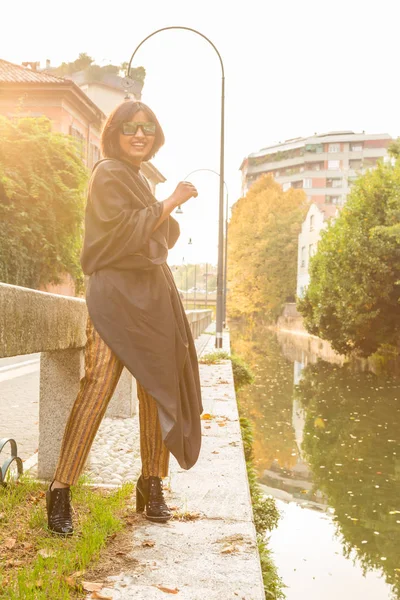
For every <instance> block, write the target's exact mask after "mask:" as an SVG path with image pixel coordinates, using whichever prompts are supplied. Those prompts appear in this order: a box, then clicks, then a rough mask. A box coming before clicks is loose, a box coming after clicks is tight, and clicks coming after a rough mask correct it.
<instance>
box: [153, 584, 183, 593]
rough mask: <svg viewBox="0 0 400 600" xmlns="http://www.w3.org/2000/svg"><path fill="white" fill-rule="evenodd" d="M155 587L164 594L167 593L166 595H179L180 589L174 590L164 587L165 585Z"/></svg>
mask: <svg viewBox="0 0 400 600" xmlns="http://www.w3.org/2000/svg"><path fill="white" fill-rule="evenodd" d="M154 587H156V588H158V589H159V590H161V591H162V592H165V593H166V594H177V593H178V592H179V590H178V588H174V589H173V590H172V589H171V588H167V587H164V586H163V585H155V586H154Z"/></svg>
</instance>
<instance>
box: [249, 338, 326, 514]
mask: <svg viewBox="0 0 400 600" xmlns="http://www.w3.org/2000/svg"><path fill="white" fill-rule="evenodd" d="M298 359H300V360H298ZM316 359H317V357H315V356H310V355H309V354H308V353H306V352H304V350H301V351H300V353H296V359H295V360H294V373H293V376H294V384H295V385H298V384H299V383H300V381H301V378H302V372H303V369H304V368H305V367H306V366H307V364H308V363H309V362H316ZM305 424H306V412H305V409H304V408H303V406H302V405H301V403H300V401H299V400H297V399H296V398H293V404H292V426H293V430H294V434H295V440H296V446H297V451H298V457H297V462H296V464H295V465H294V467H292V468H291V469H287V468H286V469H285V468H284V467H280V465H279V463H278V461H276V460H275V461H274V462H273V463H272V465H271V467H270V469H266V470H265V471H264V472H263V474H262V476H261V480H260V481H261V483H262V484H263V485H264V486H266V487H265V488H264V491H266V492H267V491H268V492H269V493H271V494H272V495H274V496H275V497H278V498H280V499H281V500H286V501H289V502H290V501H296V502H300V503H304V502H306V503H307V504H308V505H309V506H310V507H312V508H316V509H319V510H326V509H327V500H326V498H325V497H324V495H323V493H322V492H320V491H319V490H316V489H314V485H313V481H312V472H311V469H310V467H309V466H308V464H307V463H306V462H305V460H304V459H303V452H302V444H303V438H304V427H305Z"/></svg>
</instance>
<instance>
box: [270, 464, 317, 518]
mask: <svg viewBox="0 0 400 600" xmlns="http://www.w3.org/2000/svg"><path fill="white" fill-rule="evenodd" d="M260 483H261V484H262V485H263V486H264V490H263V491H265V492H267V493H270V494H271V495H272V496H274V497H276V498H280V499H281V500H286V501H288V502H292V501H294V502H298V503H300V504H304V503H306V504H307V505H309V506H310V508H316V509H319V510H327V499H326V498H325V496H324V494H323V493H322V492H320V491H319V490H316V489H315V488H314V484H313V481H312V472H311V469H310V467H309V466H308V464H307V463H306V462H304V461H303V460H302V459H301V458H300V457H299V459H298V461H297V463H296V465H295V466H294V467H293V468H292V469H285V468H283V467H280V466H279V463H278V461H276V460H275V461H274V462H273V463H272V465H271V467H270V468H269V469H266V470H265V471H264V472H263V473H262V475H261V477H260ZM266 488H268V489H266Z"/></svg>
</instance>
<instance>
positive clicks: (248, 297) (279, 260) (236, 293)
mask: <svg viewBox="0 0 400 600" xmlns="http://www.w3.org/2000/svg"><path fill="white" fill-rule="evenodd" d="M305 213H306V196H305V194H304V192H303V191H302V190H294V189H290V190H288V191H287V192H283V191H282V188H281V186H280V185H279V184H278V183H276V182H275V181H274V179H273V178H272V176H270V175H265V176H263V177H261V178H260V179H259V180H258V181H257V182H256V183H255V184H254V185H253V186H252V187H251V188H250V190H249V191H248V193H247V195H246V196H245V197H244V198H241V199H240V200H238V201H237V202H236V204H235V205H234V207H233V210H232V219H231V221H230V223H229V236H228V240H229V249H228V287H229V295H228V312H229V315H230V317H231V318H235V317H240V316H244V315H245V316H251V315H254V316H255V315H259V316H260V315H262V316H264V317H266V318H267V319H269V320H272V319H275V318H276V317H277V316H278V315H279V313H280V311H281V308H282V305H283V304H284V302H285V301H286V300H287V299H288V298H291V297H293V298H294V295H295V290H296V273H297V245H298V235H299V233H300V229H301V223H302V222H303V220H304V217H305Z"/></svg>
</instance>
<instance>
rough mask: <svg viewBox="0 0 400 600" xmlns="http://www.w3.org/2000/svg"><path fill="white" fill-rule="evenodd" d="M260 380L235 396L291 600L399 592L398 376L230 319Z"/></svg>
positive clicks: (385, 598)
mask: <svg viewBox="0 0 400 600" xmlns="http://www.w3.org/2000/svg"><path fill="white" fill-rule="evenodd" d="M230 329H231V340H232V348H233V350H234V351H235V352H236V354H238V355H240V356H241V357H242V358H243V359H244V360H245V361H246V362H247V363H248V364H249V366H250V367H251V369H252V371H253V373H254V375H255V381H254V383H253V384H252V385H249V386H247V387H245V388H244V389H243V390H241V391H240V392H239V394H238V399H239V402H240V407H241V411H242V414H243V416H246V417H247V418H249V419H250V420H251V422H252V424H253V429H254V457H255V466H256V469H257V472H258V477H259V483H260V484H261V487H262V489H263V491H264V492H265V493H266V494H269V495H272V496H273V497H274V498H275V499H276V502H277V506H278V508H279V510H280V513H281V518H280V521H279V525H278V527H277V529H275V530H274V531H273V532H272V533H271V534H269V536H270V539H269V547H270V548H271V550H272V552H273V556H274V561H275V564H276V566H277V568H278V572H279V575H280V576H281V578H282V579H283V581H284V583H285V585H286V586H287V587H286V589H285V594H286V597H287V600H300V599H301V600H302V599H307V600H322V599H323V600H333V599H335V600H337V598H341V599H342V600H389V599H390V600H393V599H396V600H399V599H400V379H399V378H395V377H393V376H387V375H382V374H380V375H377V374H375V373H373V372H370V371H368V370H362V369H361V367H360V366H357V365H354V364H352V365H349V364H346V363H343V361H342V360H341V359H340V358H339V357H337V356H335V355H333V353H332V356H331V357H329V360H326V358H327V357H326V352H324V353H323V354H324V358H325V359H324V360H321V359H320V357H319V356H318V352H315V351H314V352H311V351H310V350H309V348H308V347H307V342H306V340H305V338H304V336H303V337H301V336H296V335H293V334H290V333H286V334H283V333H280V334H278V335H276V334H275V333H273V332H271V331H270V330H268V329H263V328H259V327H255V326H246V327H245V326H243V325H239V324H237V323H236V324H235V323H233V324H232V323H231V325H230Z"/></svg>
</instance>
